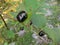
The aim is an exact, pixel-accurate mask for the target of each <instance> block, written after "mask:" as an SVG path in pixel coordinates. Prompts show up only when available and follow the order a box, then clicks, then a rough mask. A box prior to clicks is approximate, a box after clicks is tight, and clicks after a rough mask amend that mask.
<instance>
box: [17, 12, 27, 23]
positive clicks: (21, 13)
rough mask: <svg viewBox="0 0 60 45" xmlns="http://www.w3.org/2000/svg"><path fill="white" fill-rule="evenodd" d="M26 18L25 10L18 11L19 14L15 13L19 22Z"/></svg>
mask: <svg viewBox="0 0 60 45" xmlns="http://www.w3.org/2000/svg"><path fill="white" fill-rule="evenodd" d="M26 19H27V13H26V12H25V11H21V12H19V14H18V15H17V20H18V21H19V22H24V21H25V20H26Z"/></svg>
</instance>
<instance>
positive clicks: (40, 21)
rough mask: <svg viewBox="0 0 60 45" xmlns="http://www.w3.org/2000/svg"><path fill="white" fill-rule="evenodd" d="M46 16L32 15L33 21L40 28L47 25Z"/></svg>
mask: <svg viewBox="0 0 60 45" xmlns="http://www.w3.org/2000/svg"><path fill="white" fill-rule="evenodd" d="M46 22H47V20H46V17H45V16H44V15H42V14H34V15H32V23H33V25H35V26H36V27H38V28H43V27H44V26H45V25H46Z"/></svg>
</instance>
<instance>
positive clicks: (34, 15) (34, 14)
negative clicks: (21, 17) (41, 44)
mask: <svg viewBox="0 0 60 45" xmlns="http://www.w3.org/2000/svg"><path fill="white" fill-rule="evenodd" d="M55 3H57V4H55ZM47 4H55V5H53V6H51V5H47ZM47 9H50V10H51V11H52V15H49V16H45V14H46V13H47ZM22 10H25V11H26V12H27V13H28V18H27V20H25V21H24V22H23V23H19V22H18V21H17V20H16V16H17V14H18V13H19V12H20V11H22ZM0 15H2V16H3V18H4V20H5V22H6V23H7V26H8V28H9V29H6V26H5V25H4V22H3V20H2V19H1V17H0V35H1V36H0V39H2V40H1V41H0V44H1V45H9V44H8V43H11V42H16V45H30V44H32V45H35V42H34V43H32V40H33V38H32V33H33V32H32V31H36V33H39V31H40V30H41V29H42V30H43V31H44V32H45V33H47V35H48V36H49V38H51V39H52V40H53V42H52V43H50V44H48V45H59V43H60V28H58V25H60V20H58V17H59V15H60V7H59V2H57V1H51V0H23V2H22V3H20V0H19V1H8V0H7V1H5V0H3V1H2V0H1V1H0ZM30 20H31V21H32V23H33V24H32V25H31V26H30V25H29V23H30ZM46 23H49V24H52V25H53V28H49V27H48V26H47V25H46ZM28 25H29V26H28ZM21 26H23V27H24V29H25V30H26V32H27V33H26V35H25V36H24V37H19V36H17V35H16V33H17V32H19V31H20V27H21ZM34 27H35V28H34ZM33 28H34V30H33Z"/></svg>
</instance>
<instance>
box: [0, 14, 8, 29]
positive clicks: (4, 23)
mask: <svg viewBox="0 0 60 45" xmlns="http://www.w3.org/2000/svg"><path fill="white" fill-rule="evenodd" d="M0 17H1V19H2V20H3V22H4V25H5V26H6V28H7V29H9V28H8V26H7V24H6V22H5V20H4V18H3V17H2V15H1V14H0Z"/></svg>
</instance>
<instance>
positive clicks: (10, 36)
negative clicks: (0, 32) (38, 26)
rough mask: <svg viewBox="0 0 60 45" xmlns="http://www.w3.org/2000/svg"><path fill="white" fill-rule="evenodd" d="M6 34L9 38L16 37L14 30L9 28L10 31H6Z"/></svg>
mask: <svg viewBox="0 0 60 45" xmlns="http://www.w3.org/2000/svg"><path fill="white" fill-rule="evenodd" d="M6 36H7V37H8V38H14V37H15V34H14V32H13V31H11V30H8V31H7V32H6Z"/></svg>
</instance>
